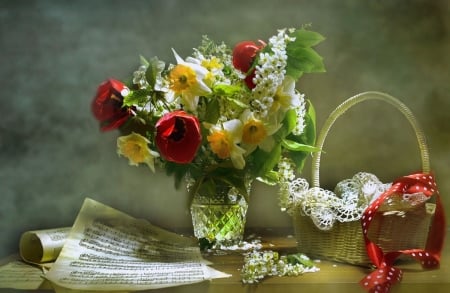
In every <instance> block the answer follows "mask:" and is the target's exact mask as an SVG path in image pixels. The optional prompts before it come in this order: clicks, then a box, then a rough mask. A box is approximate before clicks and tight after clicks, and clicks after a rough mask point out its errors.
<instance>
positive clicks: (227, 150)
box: [207, 131, 232, 159]
mask: <svg viewBox="0 0 450 293" xmlns="http://www.w3.org/2000/svg"><path fill="white" fill-rule="evenodd" d="M207 139H208V142H209V145H210V146H211V149H212V151H213V153H215V154H216V155H217V156H218V157H219V158H221V159H226V158H229V157H230V154H231V146H232V143H231V142H230V139H229V137H228V135H227V133H226V132H225V131H215V132H213V133H211V135H208V137H207Z"/></svg>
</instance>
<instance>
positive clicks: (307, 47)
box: [286, 29, 325, 79]
mask: <svg viewBox="0 0 450 293" xmlns="http://www.w3.org/2000/svg"><path fill="white" fill-rule="evenodd" d="M291 36H293V37H295V40H294V41H293V42H290V43H288V44H287V46H286V53H287V55H288V60H287V66H286V74H287V75H289V76H292V77H293V78H294V79H299V78H300V77H301V76H302V75H303V73H305V72H306V73H310V72H324V71H325V66H324V64H323V58H322V57H321V56H320V55H319V54H318V53H317V52H316V51H315V50H314V49H312V48H311V47H312V46H315V45H317V44H319V43H320V42H322V41H323V40H324V39H325V38H324V37H323V36H322V35H321V34H319V33H316V32H313V31H308V30H305V29H299V30H296V31H295V32H294V33H292V34H291Z"/></svg>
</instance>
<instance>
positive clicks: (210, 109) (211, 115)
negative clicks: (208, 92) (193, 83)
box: [205, 99, 220, 124]
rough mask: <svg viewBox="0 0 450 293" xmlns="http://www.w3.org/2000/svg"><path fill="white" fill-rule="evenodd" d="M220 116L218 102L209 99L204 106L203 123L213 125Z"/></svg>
mask: <svg viewBox="0 0 450 293" xmlns="http://www.w3.org/2000/svg"><path fill="white" fill-rule="evenodd" d="M219 116H220V107H219V101H218V100H217V99H210V100H209V101H208V103H207V104H206V111H205V121H206V122H209V123H211V124H215V123H216V122H217V120H218V119H219Z"/></svg>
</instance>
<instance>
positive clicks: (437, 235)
mask: <svg viewBox="0 0 450 293" xmlns="http://www.w3.org/2000/svg"><path fill="white" fill-rule="evenodd" d="M418 192H421V193H423V194H424V195H425V196H426V197H431V196H432V195H433V194H435V196H436V210H435V214H434V218H433V222H432V224H431V228H430V231H429V234H428V239H427V243H426V247H425V249H407V250H399V251H392V252H388V253H384V252H383V250H382V249H381V247H380V246H378V245H377V244H375V243H374V242H372V241H371V240H370V239H369V237H368V231H369V227H370V223H371V222H372V220H373V218H374V217H375V214H376V212H377V210H378V209H379V208H380V206H381V205H382V203H383V202H384V200H386V199H387V198H389V197H391V196H396V195H398V194H413V193H418ZM361 224H362V229H363V234H364V240H365V243H366V250H367V255H368V256H369V258H370V260H371V261H372V263H373V264H374V265H375V266H376V268H377V269H376V270H374V271H373V272H372V273H370V274H369V275H367V276H366V277H365V278H363V279H362V280H361V281H360V284H361V285H362V286H363V287H364V288H365V289H366V290H367V291H369V292H389V290H390V288H391V286H392V285H393V284H395V283H397V282H399V281H400V280H401V278H402V274H403V272H402V271H401V270H400V269H398V268H395V267H394V266H393V265H394V261H395V260H396V259H397V258H398V257H399V256H400V255H402V254H403V255H408V256H410V257H412V258H414V259H415V260H417V261H419V262H420V264H421V265H422V267H423V268H425V269H435V268H438V267H439V261H440V256H441V251H442V247H443V244H444V238H445V217H444V211H443V207H442V203H441V200H440V197H439V191H438V189H437V186H436V182H435V180H434V176H433V175H431V174H423V173H415V174H412V175H409V176H405V177H402V178H399V179H398V180H396V181H395V182H394V183H393V184H392V186H391V188H390V189H389V190H387V191H386V192H385V193H383V194H382V195H380V197H378V199H376V200H375V201H374V202H373V203H371V204H370V206H369V207H368V208H367V209H366V210H365V211H364V214H363V216H362V219H361Z"/></svg>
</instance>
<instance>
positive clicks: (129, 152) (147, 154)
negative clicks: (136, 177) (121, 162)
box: [117, 132, 159, 172]
mask: <svg viewBox="0 0 450 293" xmlns="http://www.w3.org/2000/svg"><path fill="white" fill-rule="evenodd" d="M149 143H150V141H149V140H148V139H147V138H145V137H144V136H142V135H140V134H138V133H134V132H133V133H131V134H129V135H125V136H120V137H118V138H117V153H118V154H119V156H124V157H126V158H128V162H129V164H130V165H132V166H138V165H139V164H142V163H143V164H146V165H147V166H148V167H149V168H150V169H151V170H152V171H153V172H155V163H154V158H155V157H159V154H158V153H157V152H155V151H152V150H151V149H150V148H149V147H148V144H149Z"/></svg>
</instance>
